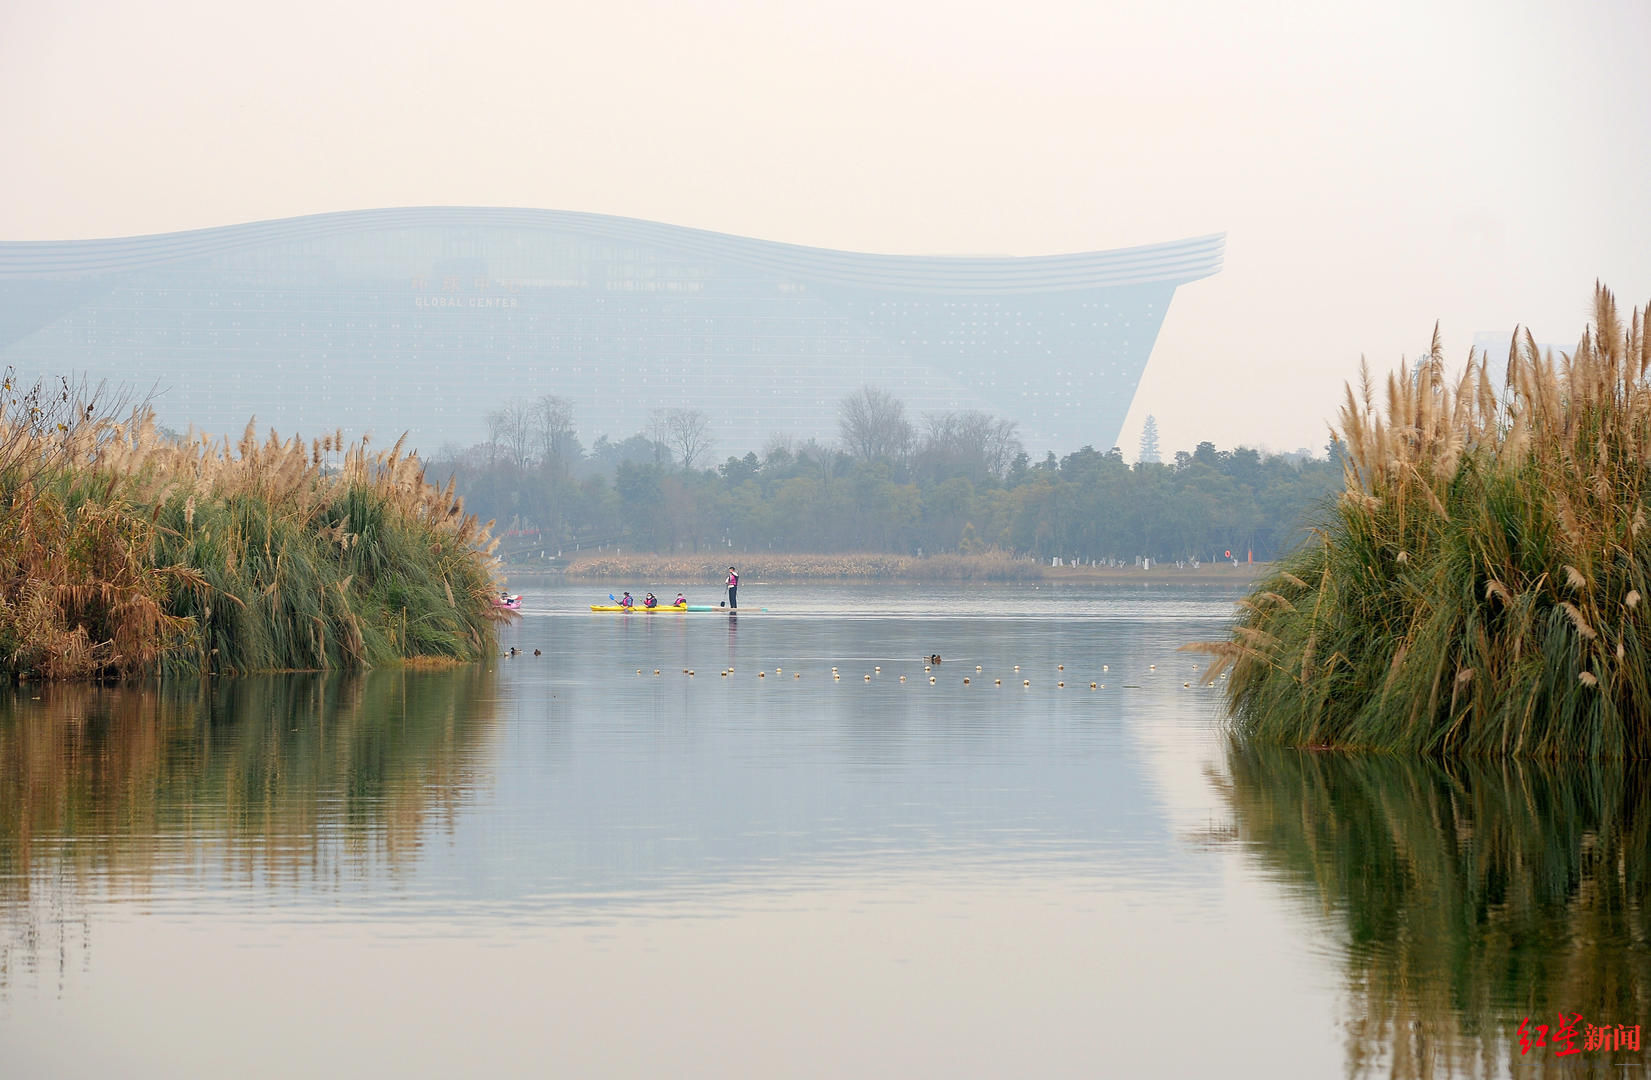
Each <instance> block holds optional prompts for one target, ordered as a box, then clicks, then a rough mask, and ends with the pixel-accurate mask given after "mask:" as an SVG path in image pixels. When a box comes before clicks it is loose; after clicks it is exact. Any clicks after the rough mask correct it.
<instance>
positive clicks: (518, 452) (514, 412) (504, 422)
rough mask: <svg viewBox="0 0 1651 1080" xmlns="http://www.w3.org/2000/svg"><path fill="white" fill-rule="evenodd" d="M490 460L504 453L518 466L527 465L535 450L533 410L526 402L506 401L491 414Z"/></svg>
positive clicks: (495, 459) (488, 427)
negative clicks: (506, 402) (508, 402)
mask: <svg viewBox="0 0 1651 1080" xmlns="http://www.w3.org/2000/svg"><path fill="white" fill-rule="evenodd" d="M487 445H488V458H489V462H488V463H489V464H490V465H491V464H493V463H494V462H496V461H497V460H498V458H499V456H500V455H501V454H502V455H503V456H504V458H505V460H506V461H509V462H510V463H511V464H512V465H514V466H516V467H517V468H518V469H525V468H527V463H528V461H529V460H530V456H531V453H532V450H533V411H532V410H531V409H529V408H528V407H527V406H526V405H522V404H513V405H506V406H505V407H504V408H502V409H495V410H493V411H492V412H490V413H488V414H487Z"/></svg>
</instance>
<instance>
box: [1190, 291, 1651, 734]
mask: <svg viewBox="0 0 1651 1080" xmlns="http://www.w3.org/2000/svg"><path fill="white" fill-rule="evenodd" d="M1646 318H1647V311H1633V312H1631V313H1630V314H1629V316H1628V318H1627V319H1626V321H1625V320H1624V319H1623V318H1622V316H1621V315H1620V313H1619V312H1618V309H1617V305H1616V301H1615V299H1614V298H1613V297H1612V295H1611V293H1610V292H1609V291H1608V290H1607V289H1605V288H1604V287H1602V286H1598V285H1596V286H1595V290H1594V304H1593V325H1592V326H1590V327H1589V328H1588V329H1587V330H1585V331H1584V333H1583V335H1582V338H1581V340H1580V341H1579V343H1578V345H1577V348H1576V350H1575V351H1574V352H1573V353H1572V354H1570V355H1560V356H1558V357H1555V356H1554V355H1552V354H1551V353H1550V354H1546V355H1544V354H1541V353H1540V352H1539V350H1538V349H1537V347H1536V344H1535V342H1534V341H1533V340H1532V337H1531V335H1530V333H1529V332H1528V331H1524V332H1519V333H1516V334H1515V335H1514V338H1513V340H1512V343H1511V345H1510V347H1509V352H1508V363H1507V375H1506V378H1505V380H1504V383H1503V385H1502V387H1501V389H1500V390H1498V389H1497V387H1496V385H1495V384H1494V382H1493V380H1492V379H1491V377H1490V372H1489V362H1488V358H1487V357H1484V356H1472V357H1470V358H1469V360H1468V363H1467V364H1466V366H1465V367H1464V368H1463V370H1462V372H1461V374H1460V375H1459V376H1457V377H1455V378H1450V377H1448V376H1447V374H1446V368H1445V362H1444V357H1443V355H1442V353H1441V349H1440V344H1439V334H1438V330H1437V328H1436V329H1435V331H1434V339H1433V347H1432V349H1431V351H1430V352H1429V354H1428V355H1426V356H1424V357H1422V358H1421V360H1420V361H1419V362H1418V363H1417V364H1416V365H1415V366H1414V367H1413V368H1410V369H1408V370H1403V371H1399V372H1396V373H1394V374H1392V375H1390V376H1389V377H1388V379H1387V381H1386V388H1385V394H1384V395H1383V399H1384V400H1383V401H1382V403H1381V404H1380V405H1378V403H1377V394H1376V391H1375V389H1374V387H1373V384H1372V381H1371V379H1370V374H1369V371H1368V368H1366V369H1364V370H1363V371H1361V376H1360V380H1359V389H1358V390H1357V391H1355V390H1354V388H1353V387H1351V386H1349V387H1348V390H1347V399H1346V403H1345V404H1344V406H1343V407H1342V410H1341V416H1340V425H1339V432H1338V433H1337V438H1338V441H1339V442H1340V444H1341V445H1342V447H1343V448H1344V451H1345V454H1344V461H1345V470H1346V485H1345V491H1344V492H1343V494H1342V496H1341V499H1340V500H1339V503H1338V505H1337V506H1336V508H1335V512H1334V513H1333V514H1332V515H1331V516H1330V517H1329V518H1328V520H1326V521H1325V522H1324V523H1323V527H1322V528H1321V529H1319V530H1318V531H1317V533H1316V535H1315V537H1314V538H1313V539H1312V540H1311V541H1310V542H1309V544H1308V545H1307V546H1306V547H1304V548H1303V549H1302V550H1301V551H1298V552H1297V553H1296V554H1295V555H1293V556H1291V557H1290V558H1289V559H1287V560H1285V562H1284V563H1283V564H1282V565H1281V569H1280V572H1279V573H1278V574H1275V575H1274V576H1273V577H1272V578H1270V579H1269V580H1266V581H1264V582H1262V583H1261V584H1260V587H1259V588H1258V589H1257V591H1256V593H1255V594H1253V595H1252V596H1251V597H1250V598H1249V601H1248V602H1247V603H1245V604H1244V605H1241V610H1240V616H1239V628H1238V631H1237V632H1236V633H1235V635H1234V639H1233V640H1231V641H1227V642H1216V643H1204V644H1202V645H1199V646H1197V648H1201V649H1203V650H1204V651H1206V652H1209V653H1211V654H1213V655H1214V656H1215V658H1216V664H1215V670H1216V671H1219V670H1222V669H1225V668H1228V667H1230V668H1231V669H1232V678H1231V682H1230V689H1229V696H1230V699H1231V703H1232V705H1233V708H1234V712H1235V716H1236V717H1237V719H1238V721H1239V724H1240V726H1241V728H1243V729H1246V730H1248V731H1250V732H1252V733H1253V734H1256V735H1258V736H1262V737H1265V738H1269V739H1273V740H1277V741H1282V742H1288V743H1294V744H1298V745H1299V744H1307V745H1343V746H1365V747H1384V748H1401V747H1402V748H1409V749H1416V750H1422V751H1425V752H1430V753H1457V752H1461V753H1473V754H1495V755H1500V754H1517V755H1538V756H1574V755H1613V756H1616V755H1621V756H1632V757H1644V756H1651V655H1648V647H1651V623H1648V622H1647V621H1646V614H1645V609H1644V607H1643V606H1642V605H1640V604H1639V599H1640V597H1642V596H1643V595H1645V594H1646V591H1647V589H1648V588H1651V574H1648V570H1651V534H1648V533H1647V532H1646V530H1645V524H1646V509H1645V507H1646V504H1647V501H1648V499H1651V468H1648V462H1651V380H1648V378H1647V372H1648V369H1651V334H1648V333H1647V327H1646ZM1250 631H1264V632H1265V633H1266V635H1267V637H1266V638H1265V639H1262V638H1258V637H1256V636H1255V635H1254V634H1253V633H1251V632H1250Z"/></svg>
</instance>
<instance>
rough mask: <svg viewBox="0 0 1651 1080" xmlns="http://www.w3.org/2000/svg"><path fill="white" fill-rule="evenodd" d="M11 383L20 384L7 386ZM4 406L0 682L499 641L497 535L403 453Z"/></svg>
mask: <svg viewBox="0 0 1651 1080" xmlns="http://www.w3.org/2000/svg"><path fill="white" fill-rule="evenodd" d="M8 381H9V380H8ZM26 400H27V399H23V398H20V399H18V402H17V403H16V404H14V405H8V406H5V407H0V504H3V506H4V510H5V514H4V517H3V518H0V670H3V671H7V672H10V673H12V674H13V675H21V676H36V677H45V678H74V677H86V676H130V675H139V674H148V673H154V672H158V671H190V672H202V673H226V674H228V673H245V672H249V671H258V670H276V669H292V668H352V667H367V666H372V665H375V664H382V663H386V662H390V661H394V660H396V659H398V658H401V657H407V656H442V657H452V658H457V659H468V658H473V657H476V656H478V655H481V654H482V653H483V652H484V651H486V650H488V649H490V648H491V646H492V643H493V641H494V638H495V635H494V632H493V622H492V620H494V619H495V618H497V617H498V616H499V614H500V613H499V612H498V611H497V610H496V609H495V608H494V607H493V606H492V604H491V602H490V601H491V596H492V594H493V591H494V586H495V581H496V563H495V561H494V559H493V547H494V541H493V540H492V539H491V537H490V536H489V526H486V525H482V524H480V523H479V522H477V521H476V519H475V518H474V517H473V516H471V515H468V514H466V513H465V512H464V509H463V504H462V502H461V501H460V500H459V499H458V498H457V497H456V496H455V494H454V492H453V490H452V485H451V484H449V485H448V487H447V488H446V489H445V490H444V489H440V488H437V487H435V486H433V485H431V484H429V483H428V482H427V481H426V480H425V477H424V470H423V466H422V465H421V464H420V462H419V460H418V458H417V457H416V456H414V455H411V454H405V453H403V451H402V444H401V443H399V442H398V443H397V444H396V445H395V446H394V447H392V448H391V449H389V450H387V451H371V450H369V448H368V446H367V444H366V442H365V440H363V441H362V442H359V443H355V444H352V445H345V444H344V443H343V440H342V438H341V437H339V436H329V437H327V438H325V439H320V440H315V441H313V442H311V443H309V444H306V443H304V442H302V441H300V440H298V439H296V438H294V439H288V440H282V439H280V438H279V437H277V436H276V435H275V434H274V433H273V432H272V433H271V434H270V435H269V436H268V437H267V438H265V439H263V440H259V439H258V437H257V435H256V432H255V430H254V428H253V427H252V425H251V424H249V425H248V426H247V429H246V432H245V433H244V434H243V436H242V438H241V439H240V440H239V441H238V442H236V443H233V444H232V443H231V442H230V441H229V440H227V439H222V440H215V439H212V438H209V437H206V436H195V435H191V436H189V437H186V438H183V439H168V438H164V437H162V436H161V435H160V434H159V433H158V432H157V430H156V427H155V422H154V417H153V415H152V414H151V413H149V412H148V411H147V410H138V411H136V412H134V413H133V414H132V416H131V418H130V419H129V420H127V421H126V422H115V421H112V420H109V419H106V418H103V417H101V416H99V415H97V413H96V410H95V409H94V408H93V407H91V406H89V405H85V404H83V403H80V402H78V401H77V400H76V399H74V398H73V396H72V395H70V394H68V393H67V392H65V394H64V396H63V398H62V401H61V402H60V404H62V405H64V406H65V407H64V408H63V409H61V410H59V415H58V416H57V418H56V419H55V420H52V421H51V422H49V423H46V424H43V423H41V422H40V420H39V419H38V416H37V415H35V413H33V412H30V411H28V410H30V409H38V408H39V406H38V405H29V406H28V409H25V408H24V404H25V401H26Z"/></svg>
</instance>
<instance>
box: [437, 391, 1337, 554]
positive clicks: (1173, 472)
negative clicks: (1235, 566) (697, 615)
mask: <svg viewBox="0 0 1651 1080" xmlns="http://www.w3.org/2000/svg"><path fill="white" fill-rule="evenodd" d="M683 412H684V411H683V410H671V411H670V412H669V413H668V414H665V415H662V416H661V417H659V418H657V419H656V421H655V422H653V423H651V424H650V427H649V432H648V433H644V434H638V435H634V436H632V437H630V438H628V439H625V440H624V441H622V442H613V441H610V440H609V439H607V438H606V437H605V436H603V437H600V438H598V439H597V440H596V442H595V443H594V444H593V445H592V446H591V447H590V448H589V450H588V451H587V450H586V449H585V448H584V447H583V445H582V444H581V443H580V441H579V439H578V438H577V437H576V436H575V435H574V433H573V430H572V426H571V425H572V411H571V408H570V407H569V406H568V404H567V403H566V402H563V401H560V400H559V399H556V398H546V399H543V400H541V402H540V403H539V404H538V405H536V406H534V407H533V408H531V409H527V408H524V409H514V410H510V411H507V412H501V413H500V414H498V415H496V416H495V417H494V418H493V436H492V437H491V438H490V439H489V440H488V442H486V443H484V444H481V445H478V446H475V447H471V448H470V449H468V450H462V451H461V450H458V449H454V448H448V449H446V450H444V451H443V452H442V453H441V454H440V455H438V457H437V458H436V459H435V460H434V461H433V462H432V464H431V469H432V475H439V476H446V475H450V474H451V475H454V476H456V477H457V478H458V482H459V486H460V487H461V488H462V489H463V490H464V492H465V494H466V498H467V499H468V500H469V503H470V505H471V506H472V507H475V508H476V509H477V510H478V511H480V512H481V513H483V514H485V515H487V516H490V517H493V518H496V519H497V520H498V521H499V522H501V523H503V526H502V530H501V532H502V535H503V536H504V537H505V546H504V548H503V551H504V552H505V554H506V556H507V558H508V559H509V561H510V562H511V563H512V565H515V566H526V565H529V564H531V563H534V562H549V561H551V560H552V559H554V558H555V557H556V556H557V555H558V553H561V554H562V555H563V556H564V557H571V556H574V555H575V554H576V553H579V554H583V553H585V552H588V551H590V550H592V549H599V550H601V551H603V552H605V553H608V554H611V553H613V552H614V550H615V549H618V550H620V551H623V552H625V553H642V552H649V553H655V554H663V555H694V554H703V555H705V557H706V559H707V561H709V562H712V563H715V562H716V561H718V559H721V558H723V557H724V556H728V557H732V556H734V555H749V554H754V553H762V554H764V555H767V554H769V553H787V552H807V553H813V554H818V555H844V554H850V553H853V554H859V553H866V552H873V553H885V554H886V555H887V557H890V558H898V557H903V556H913V555H918V554H919V553H921V554H923V555H937V554H943V555H948V556H978V555H982V554H987V553H994V552H995V553H999V554H1000V555H1001V556H1002V557H1004V558H1007V557H1009V556H1019V557H1021V558H1023V559H1029V560H1032V561H1033V562H1041V563H1044V564H1046V565H1047V564H1049V563H1050V562H1051V560H1052V559H1055V558H1059V559H1061V560H1062V562H1063V563H1067V564H1069V563H1072V562H1077V561H1081V562H1083V563H1084V564H1086V565H1087V564H1089V563H1092V562H1101V563H1107V562H1110V563H1113V564H1122V565H1123V566H1133V565H1135V563H1136V562H1137V560H1139V559H1143V558H1150V559H1152V560H1153V561H1154V562H1157V563H1164V562H1176V561H1181V562H1191V561H1192V560H1195V559H1196V560H1200V561H1210V560H1214V559H1220V558H1223V556H1224V553H1225V552H1228V551H1231V552H1232V553H1233V554H1234V555H1235V556H1236V557H1237V558H1238V559H1239V560H1240V561H1245V560H1246V559H1248V558H1250V557H1252V556H1253V557H1254V558H1255V559H1256V560H1262V561H1264V560H1268V559H1272V558H1274V557H1276V556H1277V555H1278V554H1279V553H1281V552H1282V551H1285V550H1288V549H1289V548H1291V547H1293V546H1295V544H1296V543H1297V542H1298V541H1299V539H1300V535H1301V523H1302V521H1303V519H1304V518H1305V517H1306V516H1307V515H1308V513H1309V512H1310V511H1311V509H1312V508H1313V507H1314V506H1315V504H1317V503H1318V502H1320V501H1322V500H1325V499H1328V498H1329V497H1330V496H1331V495H1332V494H1333V493H1334V490H1335V488H1336V486H1337V484H1338V482H1339V476H1340V470H1339V467H1338V466H1336V465H1334V464H1332V463H1331V462H1330V461H1329V460H1328V458H1326V457H1318V458H1314V457H1313V456H1312V455H1310V454H1308V453H1306V452H1298V453H1296V454H1292V455H1288V456H1281V455H1263V454H1261V453H1260V452H1259V451H1256V450H1252V449H1244V448H1240V449H1237V450H1232V451H1225V450H1218V449H1217V448H1216V447H1215V445H1214V444H1213V443H1208V442H1205V443H1201V444H1200V445H1199V446H1198V447H1197V449H1196V450H1195V451H1194V452H1192V453H1180V454H1177V455H1175V459H1174V461H1173V462H1168V463H1159V462H1157V461H1154V460H1143V461H1141V462H1139V463H1137V464H1134V465H1131V464H1129V463H1127V462H1126V461H1125V460H1124V456H1123V453H1122V452H1121V451H1120V450H1118V449H1117V448H1113V449H1111V450H1109V451H1106V452H1102V451H1099V450H1096V449H1094V448H1092V447H1083V448H1081V449H1079V450H1076V451H1074V452H1072V453H1069V454H1067V455H1066V456H1065V457H1056V455H1055V454H1054V453H1048V454H1046V455H1045V456H1044V457H1043V458H1042V460H1033V458H1032V457H1031V456H1030V455H1028V454H1027V453H1026V451H1025V450H1024V448H1023V447H1022V445H1021V442H1020V439H1019V437H1018V436H1017V434H1016V430H1015V425H1014V424H1013V423H1011V422H1008V421H1004V420H1000V419H995V418H993V417H990V416H987V415H985V414H983V413H978V412H954V413H943V414H933V415H929V416H926V417H923V418H922V419H921V420H920V421H919V422H917V423H913V422H912V421H911V420H909V419H908V418H907V417H906V413H905V407H904V405H903V404H901V403H900V402H899V401H898V400H897V399H894V398H893V397H891V396H890V395H888V394H886V393H883V392H880V391H877V390H876V389H875V388H871V387H867V388H865V389H863V390H861V391H860V392H858V393H856V394H854V395H851V396H850V397H849V398H847V399H846V400H845V401H844V402H843V403H842V405H841V409H840V417H839V419H840V426H841V428H842V438H841V440H840V442H839V444H838V445H837V446H822V445H820V444H818V443H814V442H806V443H798V442H795V441H791V440H787V439H785V438H782V437H775V438H772V439H770V440H769V443H768V445H767V446H766V447H765V448H764V450H763V452H762V454H760V455H759V454H757V453H755V452H751V453H747V454H745V455H744V456H743V457H728V458H726V459H725V460H724V461H723V462H722V464H721V465H718V466H717V467H715V468H705V467H703V465H702V462H703V461H706V460H710V458H709V455H708V451H707V449H706V445H705V442H706V435H705V425H704V424H703V422H695V419H694V417H693V415H692V411H691V410H689V411H688V413H687V415H679V414H683ZM700 420H701V421H702V420H703V417H701V418H700ZM1144 456H1145V457H1147V458H1150V457H1153V456H1156V455H1155V453H1153V454H1149V455H1144ZM713 552H720V553H721V554H720V555H719V554H712V553H713ZM745 561H747V562H749V561H750V560H749V558H746V559H745ZM723 565H724V566H726V565H727V562H726V561H723ZM1017 573H1019V571H1017Z"/></svg>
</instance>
